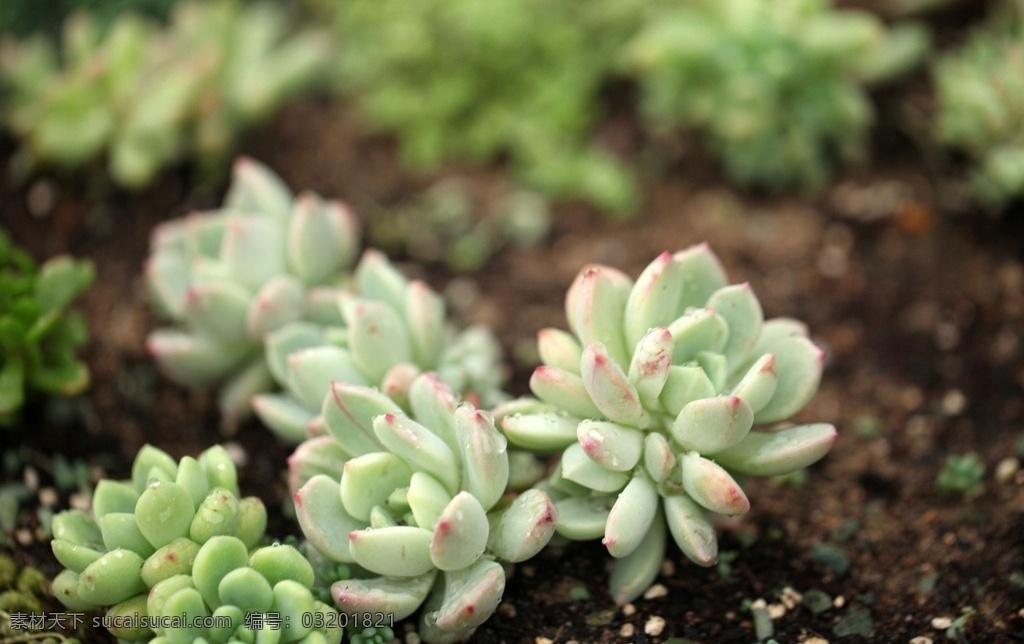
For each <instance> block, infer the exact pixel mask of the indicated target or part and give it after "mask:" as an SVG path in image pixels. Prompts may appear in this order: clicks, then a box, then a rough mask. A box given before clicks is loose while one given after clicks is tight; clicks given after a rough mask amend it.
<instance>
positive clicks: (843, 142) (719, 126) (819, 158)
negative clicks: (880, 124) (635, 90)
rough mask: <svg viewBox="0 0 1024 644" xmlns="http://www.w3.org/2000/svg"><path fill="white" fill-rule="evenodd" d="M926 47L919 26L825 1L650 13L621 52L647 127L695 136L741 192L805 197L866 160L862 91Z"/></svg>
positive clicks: (866, 106)
mask: <svg viewBox="0 0 1024 644" xmlns="http://www.w3.org/2000/svg"><path fill="white" fill-rule="evenodd" d="M928 47H929V41H928V37H927V33H926V32H925V31H924V30H923V29H922V28H918V27H917V26H913V25H907V26H903V27H900V28H890V29H887V28H886V27H885V25H884V24H883V23H882V22H881V21H880V20H879V19H878V18H877V17H875V16H872V15H870V14H868V13H864V12H858V11H835V10H833V9H832V8H831V6H830V2H829V1H828V0H785V1H782V2H765V1H764V0H696V1H694V2H687V3H658V4H656V5H654V6H653V7H652V8H651V9H650V10H649V11H648V13H647V24H646V26H645V27H644V28H643V29H642V30H641V31H640V33H639V34H638V35H637V36H636V38H635V39H634V40H633V41H632V43H631V44H630V47H629V50H628V52H627V54H626V55H627V59H628V64H629V67H630V69H631V70H632V72H633V73H634V74H635V75H636V78H637V80H638V82H639V84H640V90H641V92H640V93H641V96H640V100H641V107H642V110H643V116H644V119H645V123H646V126H647V127H648V128H650V129H651V130H652V131H654V132H656V133H658V132H661V133H670V132H673V131H676V130H678V129H679V128H692V129H695V130H697V131H699V132H700V133H701V134H702V135H704V137H705V138H706V140H707V144H708V146H709V148H710V149H711V151H712V152H713V153H714V154H715V155H717V156H719V157H720V158H721V160H722V164H723V165H724V169H725V173H726V174H727V175H728V176H729V178H730V179H732V180H734V181H736V182H738V183H740V184H742V185H745V186H758V187H764V188H768V189H772V190H781V189H786V188H791V187H796V188H800V189H804V190H815V189H819V188H821V187H822V186H823V184H824V183H825V181H826V180H827V178H828V176H829V172H830V168H831V166H832V165H833V163H834V162H836V161H843V162H846V161H853V160H856V159H858V158H859V157H862V156H863V155H864V153H865V146H866V137H867V134H868V130H869V129H870V127H871V125H872V123H873V120H874V115H873V111H872V106H871V102H870V100H869V97H868V95H867V85H868V84H869V83H875V82H881V81H884V80H887V79H889V78H892V77H894V76H896V75H898V74H900V73H903V72H905V71H907V70H908V69H910V68H911V67H913V66H914V65H916V64H917V63H918V62H920V61H921V59H922V58H923V55H924V54H925V53H926V51H927V50H928Z"/></svg>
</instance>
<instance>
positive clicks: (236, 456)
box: [224, 441, 249, 467]
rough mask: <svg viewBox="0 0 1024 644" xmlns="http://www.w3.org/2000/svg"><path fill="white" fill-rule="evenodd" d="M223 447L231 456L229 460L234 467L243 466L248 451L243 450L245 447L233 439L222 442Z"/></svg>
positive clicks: (247, 460) (246, 461) (247, 457)
mask: <svg viewBox="0 0 1024 644" xmlns="http://www.w3.org/2000/svg"><path fill="white" fill-rule="evenodd" d="M224 449H225V450H226V451H227V453H228V456H230V457H231V462H232V463H234V464H235V467H245V466H246V464H248V462H249V453H248V452H246V451H245V447H243V446H242V444H241V443H236V442H235V441H230V442H228V443H224Z"/></svg>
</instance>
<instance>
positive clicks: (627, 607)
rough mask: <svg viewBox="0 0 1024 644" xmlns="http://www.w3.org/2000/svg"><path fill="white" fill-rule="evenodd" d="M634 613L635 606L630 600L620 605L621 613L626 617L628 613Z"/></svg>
mask: <svg viewBox="0 0 1024 644" xmlns="http://www.w3.org/2000/svg"><path fill="white" fill-rule="evenodd" d="M635 613H636V606H634V605H633V604H632V602H631V603H629V604H626V605H625V606H623V607H622V614H623V615H625V616H626V617H629V616H630V615H633V614H635Z"/></svg>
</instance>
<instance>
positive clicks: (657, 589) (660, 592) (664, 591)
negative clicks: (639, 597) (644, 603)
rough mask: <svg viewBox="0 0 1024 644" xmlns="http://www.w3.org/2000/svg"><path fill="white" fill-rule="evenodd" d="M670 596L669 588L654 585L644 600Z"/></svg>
mask: <svg viewBox="0 0 1024 644" xmlns="http://www.w3.org/2000/svg"><path fill="white" fill-rule="evenodd" d="M666 595H668V588H665V586H664V584H654V585H653V586H651V587H650V588H648V589H647V592H645V593H644V599H657V598H659V597H664V596H666Z"/></svg>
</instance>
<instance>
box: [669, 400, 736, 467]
mask: <svg viewBox="0 0 1024 644" xmlns="http://www.w3.org/2000/svg"><path fill="white" fill-rule="evenodd" d="M753 423H754V413H753V412H752V411H751V410H750V406H749V405H748V404H747V403H746V402H745V401H744V400H743V399H742V398H737V397H736V396H720V397H718V398H702V399H700V400H695V401H693V402H691V403H688V404H687V405H686V406H685V407H683V409H682V411H680V412H679V415H678V416H676V419H675V422H673V423H672V427H671V428H670V429H671V432H672V438H673V439H674V440H675V441H676V443H677V444H678V445H679V447H680V448H681V449H682V450H684V451H695V452H698V453H700V454H714V453H715V452H720V451H722V450H723V449H727V448H729V447H732V446H733V445H735V444H736V443H738V442H740V441H741V440H743V437H744V436H746V435H747V433H748V432H749V431H750V428H751V426H752V425H753Z"/></svg>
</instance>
